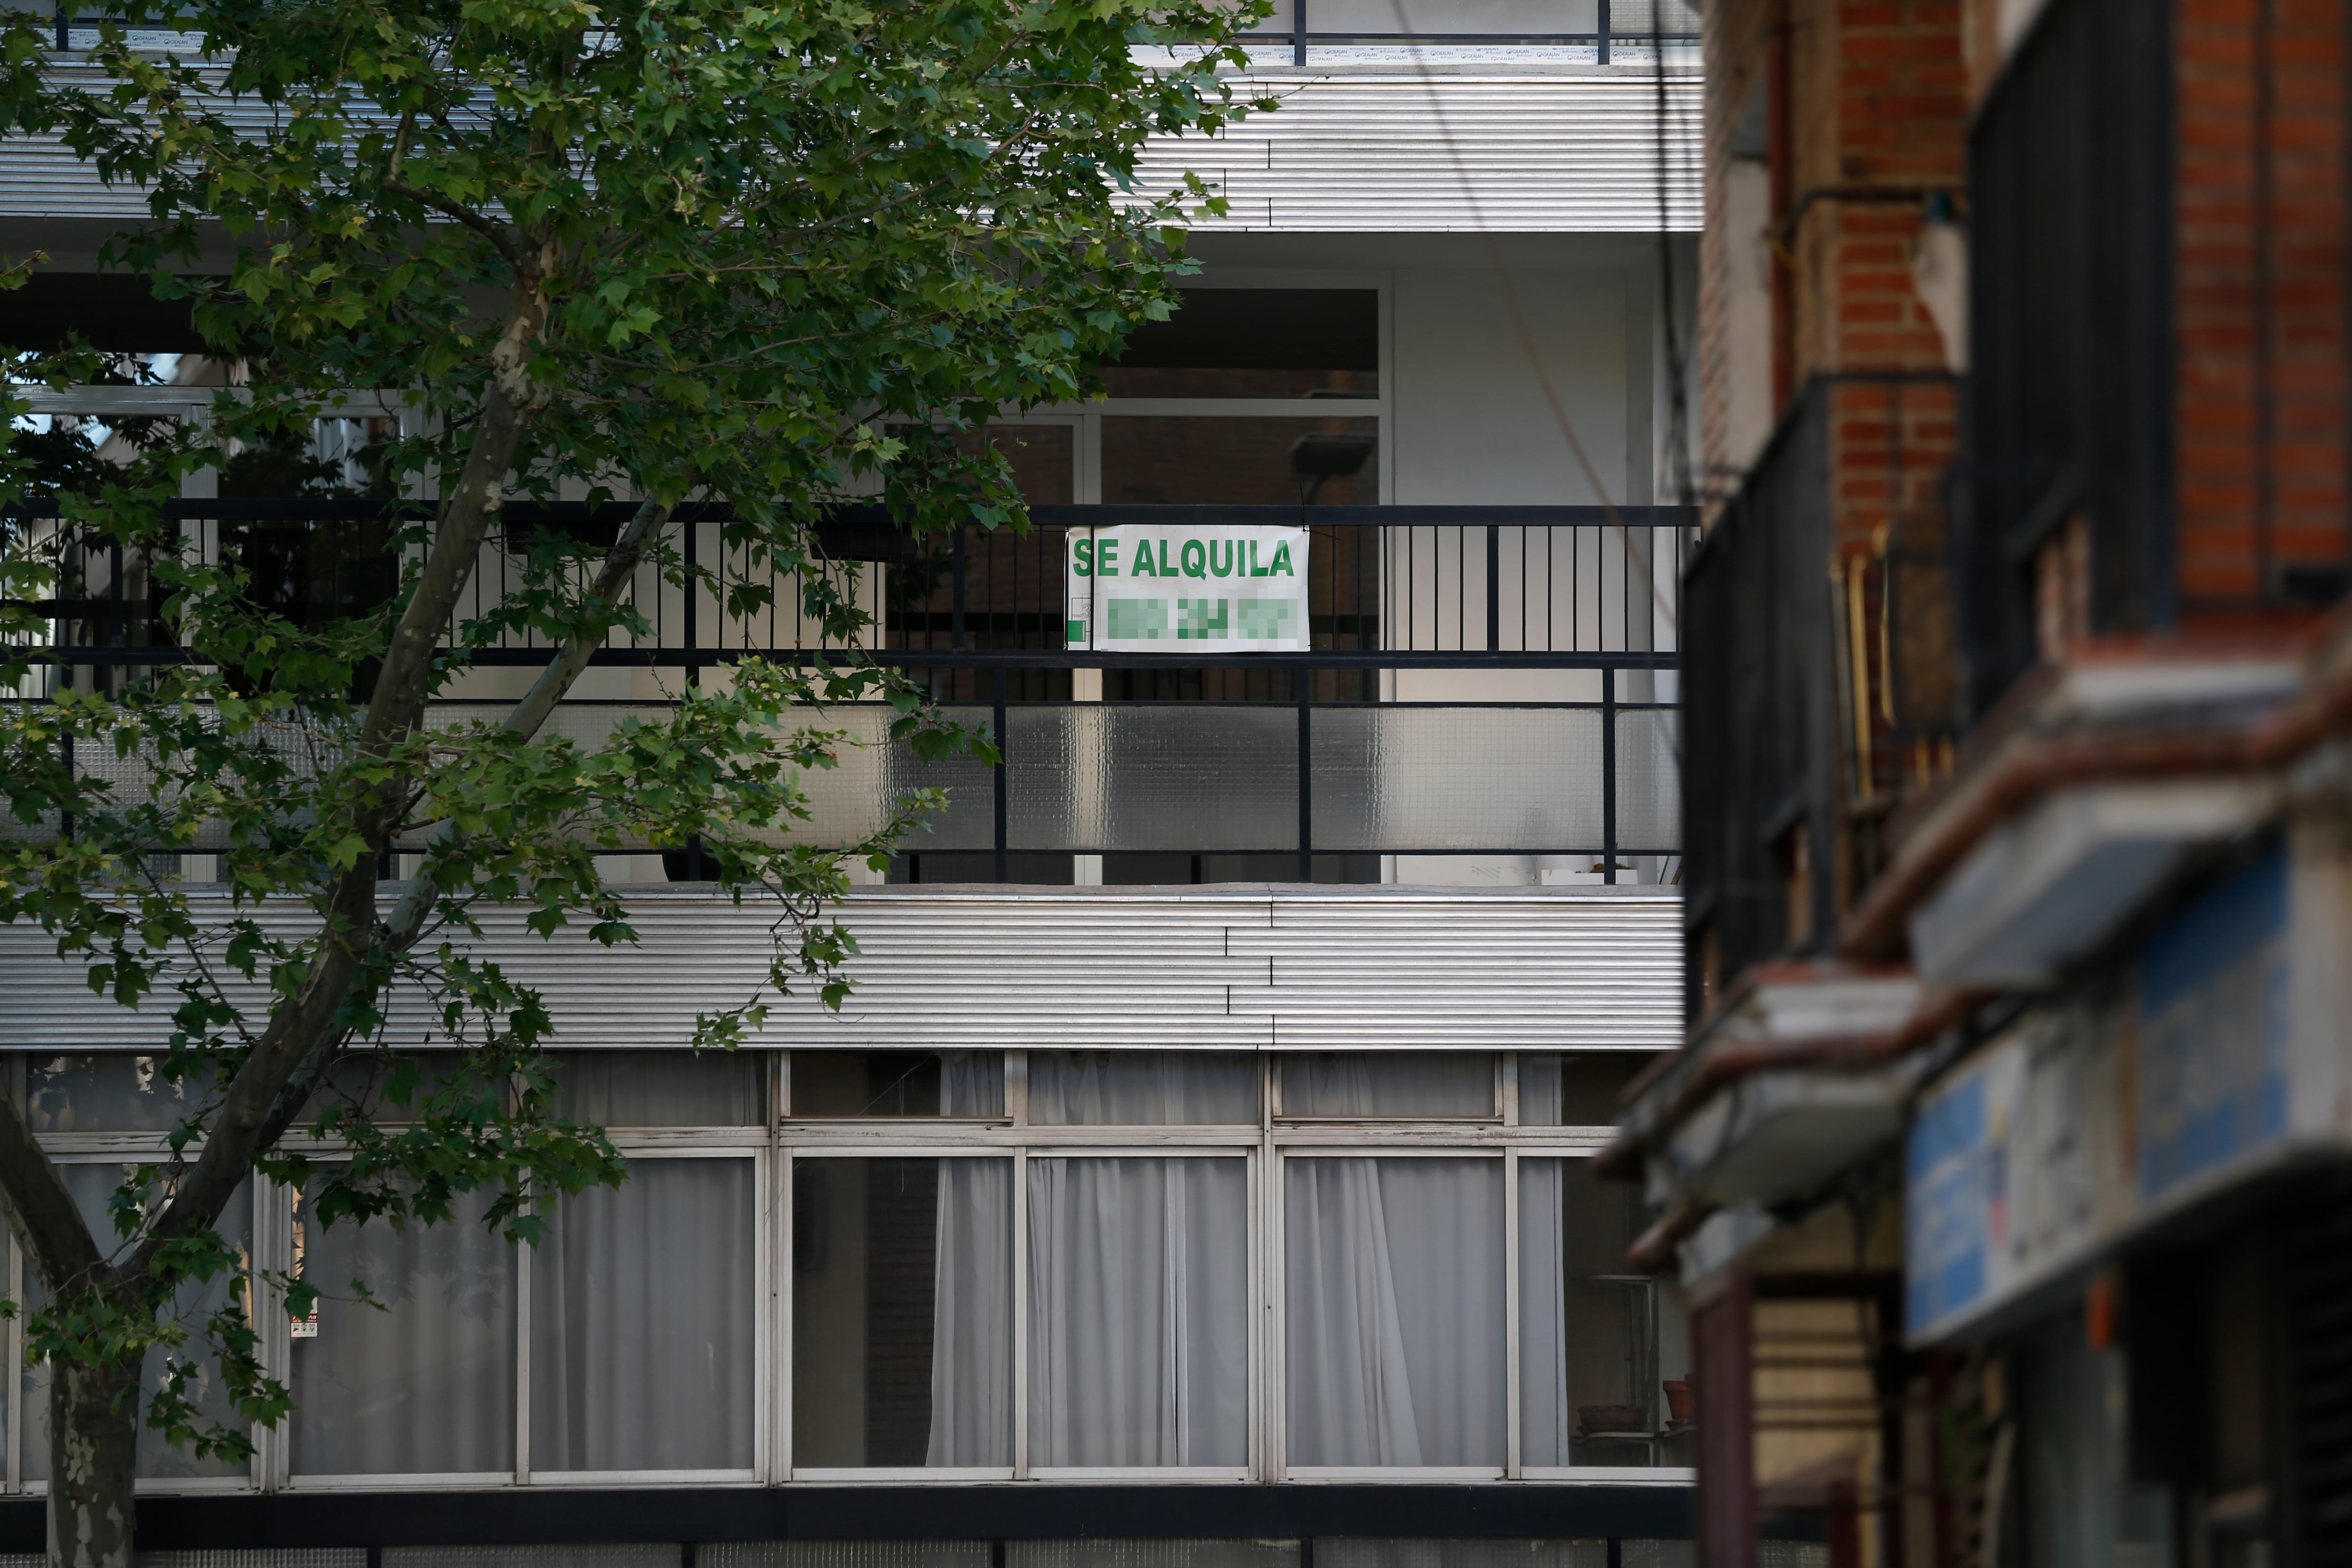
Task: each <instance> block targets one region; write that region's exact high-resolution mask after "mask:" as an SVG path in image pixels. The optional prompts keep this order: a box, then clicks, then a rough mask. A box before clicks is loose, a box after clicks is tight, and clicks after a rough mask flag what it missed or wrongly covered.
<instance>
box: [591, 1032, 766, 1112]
mask: <svg viewBox="0 0 2352 1568" xmlns="http://www.w3.org/2000/svg"><path fill="white" fill-rule="evenodd" d="M766 1061H767V1058H765V1057H763V1056H761V1054H759V1053H758V1052H756V1051H566V1052H564V1053H563V1054H562V1057H561V1058H558V1061H557V1065H556V1070H555V1084H556V1100H555V1110H556V1114H557V1115H559V1116H562V1117H563V1118H565V1119H566V1120H568V1121H575V1122H578V1123H580V1124H581V1125H583V1126H593V1127H757V1126H759V1125H760V1123H761V1115H760V1082H761V1077H762V1068H764V1067H765V1065H766Z"/></svg>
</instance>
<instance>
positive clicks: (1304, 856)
mask: <svg viewBox="0 0 2352 1568" xmlns="http://www.w3.org/2000/svg"><path fill="white" fill-rule="evenodd" d="M1294 674H1295V678H1296V679H1297V682H1298V879H1299V880H1300V881H1302V882H1311V881H1313V880H1314V879H1315V672H1314V671H1313V670H1311V669H1301V670H1297V671H1295V672H1294Z"/></svg>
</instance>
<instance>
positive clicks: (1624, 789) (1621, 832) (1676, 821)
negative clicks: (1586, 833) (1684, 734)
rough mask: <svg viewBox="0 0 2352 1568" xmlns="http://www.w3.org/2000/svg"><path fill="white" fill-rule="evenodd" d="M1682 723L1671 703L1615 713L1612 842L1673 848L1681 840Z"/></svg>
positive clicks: (1631, 848) (1630, 847) (1634, 849)
mask: <svg viewBox="0 0 2352 1568" xmlns="http://www.w3.org/2000/svg"><path fill="white" fill-rule="evenodd" d="M1680 729H1681V724H1680V721H1679V718H1678V716H1677V714H1676V713H1675V710H1673V709H1671V708H1662V709H1635V710H1633V711H1632V712H1630V713H1622V712H1621V713H1619V714H1618V715H1617V847H1618V848H1620V849H1622V850H1625V851H1628V852H1631V853H1635V854H1639V853H1641V852H1643V851H1644V850H1678V849H1680V848H1681V847H1682V845H1683V789H1682V783H1683V780H1682V767H1681V764H1680V763H1678V762H1677V761H1676V760H1675V751H1676V748H1677V747H1678V746H1679V745H1680V744H1681V736H1680V734H1679V731H1680Z"/></svg>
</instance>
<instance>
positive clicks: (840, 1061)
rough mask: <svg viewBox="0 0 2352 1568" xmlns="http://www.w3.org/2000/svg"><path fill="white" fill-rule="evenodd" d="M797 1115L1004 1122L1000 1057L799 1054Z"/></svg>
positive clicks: (995, 1053)
mask: <svg viewBox="0 0 2352 1568" xmlns="http://www.w3.org/2000/svg"><path fill="white" fill-rule="evenodd" d="M792 1074H793V1088H792V1107H793V1110H792V1114H793V1116H795V1117H835V1116H990V1117H993V1116H1002V1115H1003V1114H1004V1053H1003V1052H1002V1051H794V1052H793V1058H792Z"/></svg>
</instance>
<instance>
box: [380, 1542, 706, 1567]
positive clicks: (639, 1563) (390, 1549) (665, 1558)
mask: <svg viewBox="0 0 2352 1568" xmlns="http://www.w3.org/2000/svg"><path fill="white" fill-rule="evenodd" d="M677 1560H678V1558H677V1547H675V1546H672V1545H668V1544H666V1543H661V1542H635V1541H633V1542H624V1543H619V1544H610V1545H588V1544H584V1543H580V1542H572V1543H569V1544H566V1545H562V1546H387V1547H385V1548H384V1549H383V1568H677Z"/></svg>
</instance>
